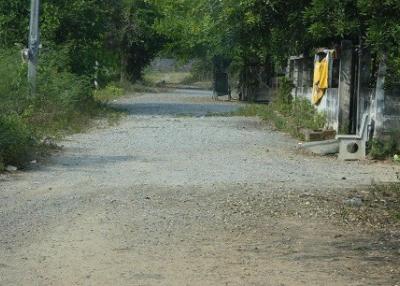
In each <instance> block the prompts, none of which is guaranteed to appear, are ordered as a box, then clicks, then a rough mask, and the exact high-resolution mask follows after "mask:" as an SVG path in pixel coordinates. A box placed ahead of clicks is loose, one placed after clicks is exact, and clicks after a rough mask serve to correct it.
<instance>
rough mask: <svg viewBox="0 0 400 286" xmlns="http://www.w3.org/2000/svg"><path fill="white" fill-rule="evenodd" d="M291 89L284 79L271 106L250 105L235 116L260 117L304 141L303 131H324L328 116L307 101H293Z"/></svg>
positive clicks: (298, 99) (302, 99) (300, 99)
mask: <svg viewBox="0 0 400 286" xmlns="http://www.w3.org/2000/svg"><path fill="white" fill-rule="evenodd" d="M291 89H292V85H291V83H290V82H289V81H288V80H287V79H285V78H283V79H281V83H280V88H279V90H278V93H277V94H276V95H275V97H274V99H273V101H272V102H271V103H270V104H268V105H266V104H256V103H250V104H247V105H246V106H244V107H242V108H241V109H240V110H239V111H237V112H235V113H234V115H240V116H259V117H261V118H262V119H264V120H266V121H268V123H270V124H271V125H272V126H273V127H274V128H276V129H278V130H281V131H285V132H288V133H290V135H292V136H293V137H296V138H299V139H304V138H303V136H304V135H303V133H302V132H301V129H311V130H318V129H322V128H323V127H324V126H325V122H326V116H325V114H323V113H320V112H318V111H317V110H316V109H315V107H314V106H313V105H312V104H311V103H310V102H309V101H308V100H307V99H304V98H296V99H293V98H292V96H291Z"/></svg>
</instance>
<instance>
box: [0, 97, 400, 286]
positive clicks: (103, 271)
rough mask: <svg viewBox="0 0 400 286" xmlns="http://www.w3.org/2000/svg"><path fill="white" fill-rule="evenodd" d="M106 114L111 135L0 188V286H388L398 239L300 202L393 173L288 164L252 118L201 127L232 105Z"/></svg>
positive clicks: (131, 105)
mask: <svg viewBox="0 0 400 286" xmlns="http://www.w3.org/2000/svg"><path fill="white" fill-rule="evenodd" d="M115 105H116V106H118V107H120V108H124V109H126V110H127V111H128V115H127V116H126V117H125V118H123V119H122V120H121V122H120V123H119V124H118V125H117V126H113V127H101V128H100V127H99V128H93V129H92V130H90V131H89V132H87V133H85V134H78V135H74V136H71V137H69V138H67V139H66V140H65V141H63V142H61V143H60V144H62V145H64V148H63V151H62V152H60V153H59V154H56V155H55V156H53V157H52V158H51V159H50V160H49V162H46V163H42V164H40V166H38V167H36V168H34V169H32V170H31V171H28V172H21V173H17V174H13V175H2V176H1V177H0V230H1V232H0V285H56V286H59V285H96V286H98V285H143V286H144V285H266V286H269V285H271V286H283V285H287V286H297V285H308V286H310V285H346V286H352V285H360V286H361V285H363V286H364V285H374V286H375V285H391V286H394V285H399V283H400V272H399V269H400V263H399V260H400V259H399V257H400V246H399V243H398V240H393V239H391V240H388V238H387V237H382V236H380V235H379V234H370V233H366V232H363V231H361V230H358V229H357V228H354V229H353V228H342V227H340V226H339V225H337V224H335V223H334V222H331V221H330V220H329V215H322V216H320V215H318V212H319V209H320V208H319V205H318V203H317V204H315V203H310V202H309V201H308V200H307V199H304V198H307V197H308V196H318V195H319V194H320V195H325V194H328V193H337V192H346V190H349V189H351V188H354V187H357V186H360V185H366V184H369V183H370V182H371V180H375V181H382V182H385V181H393V180H395V179H396V174H395V172H396V169H394V167H391V166H390V165H385V164H381V163H366V162H340V161H337V160H336V159H334V158H318V157H311V156H307V155H303V154H299V153H297V152H296V149H295V146H296V144H297V142H296V141H295V140H293V139H291V138H289V137H288V136H286V135H284V134H282V133H279V132H275V131H271V130H270V129H269V128H268V127H266V125H265V124H263V123H262V122H260V120H259V119H257V118H243V117H223V116H219V117H218V116H208V115H210V114H211V113H224V112H229V111H233V110H235V109H237V108H238V107H239V104H238V103H223V102H220V103H215V102H213V101H212V100H211V95H210V94H209V93H208V92H201V91H176V92H169V93H162V94H147V95H143V96H135V97H134V96H132V97H127V98H124V99H122V100H120V101H119V102H117V103H115ZM323 213H325V212H323ZM328 213H329V211H328Z"/></svg>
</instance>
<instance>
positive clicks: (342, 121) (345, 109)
mask: <svg viewBox="0 0 400 286" xmlns="http://www.w3.org/2000/svg"><path fill="white" fill-rule="evenodd" d="M352 66H353V44H352V42H351V41H342V49H341V56H340V75H339V101H338V104H339V109H338V110H339V113H338V116H339V118H338V122H339V132H340V133H342V134H348V133H349V132H350V102H351V92H352V81H353V76H352Z"/></svg>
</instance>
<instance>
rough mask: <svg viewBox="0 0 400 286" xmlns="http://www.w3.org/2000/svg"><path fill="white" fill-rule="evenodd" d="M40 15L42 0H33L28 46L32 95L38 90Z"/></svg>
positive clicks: (29, 79) (29, 78)
mask: <svg viewBox="0 0 400 286" xmlns="http://www.w3.org/2000/svg"><path fill="white" fill-rule="evenodd" d="M39 17H40V0H31V19H30V23H29V46H28V81H29V85H30V94H31V95H34V94H35V91H36V74H37V64H38V55H39V46H40V36H39V34H40V31H39Z"/></svg>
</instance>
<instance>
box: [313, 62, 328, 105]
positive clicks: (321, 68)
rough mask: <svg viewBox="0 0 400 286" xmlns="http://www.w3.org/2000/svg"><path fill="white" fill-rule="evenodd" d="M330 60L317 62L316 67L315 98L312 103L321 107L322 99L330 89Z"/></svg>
mask: <svg viewBox="0 0 400 286" xmlns="http://www.w3.org/2000/svg"><path fill="white" fill-rule="evenodd" d="M328 74H329V66H328V58H327V57H326V58H324V59H323V60H322V61H320V62H319V61H316V62H315V67H314V85H313V96H312V103H313V104H315V105H319V104H320V103H321V99H322V98H323V97H324V95H325V91H326V90H327V89H328Z"/></svg>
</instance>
